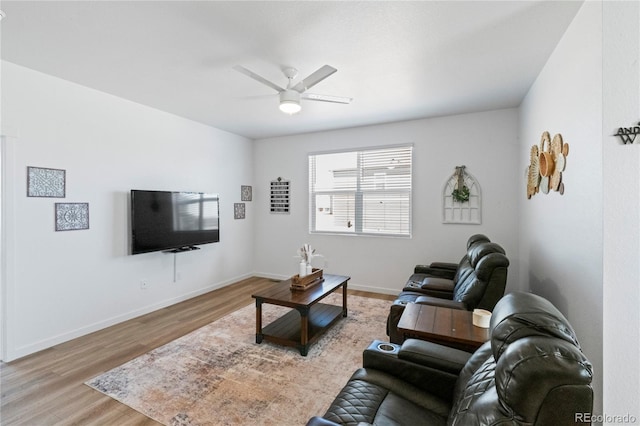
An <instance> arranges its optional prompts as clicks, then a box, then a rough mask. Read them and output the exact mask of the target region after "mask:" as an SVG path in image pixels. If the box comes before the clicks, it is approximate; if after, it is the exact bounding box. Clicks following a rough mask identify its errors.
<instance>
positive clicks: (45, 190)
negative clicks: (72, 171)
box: [27, 166, 67, 198]
mask: <svg viewBox="0 0 640 426" xmlns="http://www.w3.org/2000/svg"><path fill="white" fill-rule="evenodd" d="M66 173H67V172H66V170H60V169H48V168H44V167H31V166H27V197H49V198H64V197H65V196H66Z"/></svg>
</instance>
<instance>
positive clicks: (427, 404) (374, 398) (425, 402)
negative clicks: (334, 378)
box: [324, 368, 451, 426]
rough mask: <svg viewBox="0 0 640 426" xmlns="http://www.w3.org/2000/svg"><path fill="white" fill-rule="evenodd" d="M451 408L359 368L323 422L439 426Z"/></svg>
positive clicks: (393, 379) (394, 380)
mask: <svg viewBox="0 0 640 426" xmlns="http://www.w3.org/2000/svg"><path fill="white" fill-rule="evenodd" d="M450 409H451V406H450V405H449V404H448V403H447V402H445V401H443V400H442V399H440V398H438V397H436V396H433V395H431V394H429V393H426V392H424V391H422V390H420V389H418V388H416V387H414V386H412V385H410V384H408V383H407V382H405V381H404V380H401V379H398V378H396V377H394V376H391V375H389V374H386V373H383V372H381V371H378V370H372V369H365V368H360V369H358V370H356V372H355V373H354V374H353V376H351V379H350V380H349V382H348V383H347V385H346V386H345V387H344V388H343V389H342V391H341V392H340V394H339V395H338V396H337V397H336V399H335V400H334V401H333V403H332V404H331V406H330V407H329V409H328V410H327V412H326V414H325V415H324V418H325V419H327V420H330V421H333V422H336V423H339V424H343V425H351V426H356V425H358V424H359V423H360V424H362V423H365V424H366V423H369V424H372V425H416V424H428V425H442V426H444V425H445V424H446V420H447V416H448V414H449V411H450Z"/></svg>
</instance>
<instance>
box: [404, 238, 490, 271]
mask: <svg viewBox="0 0 640 426" xmlns="http://www.w3.org/2000/svg"><path fill="white" fill-rule="evenodd" d="M490 242H491V240H490V239H489V237H487V236H486V235H484V234H474V235H472V236H470V237H469V239H468V240H467V251H466V252H465V254H464V256H462V259H460V262H458V263H449V262H431V263H430V264H429V265H416V266H415V268H414V271H413V275H412V276H411V277H410V278H409V281H408V282H407V283H409V282H421V281H422V280H423V279H425V278H427V277H441V278H446V279H449V280H452V279H454V277H455V275H456V273H457V272H458V271H459V270H460V269H461V268H463V267H464V266H466V265H468V264H469V255H468V252H469V250H470V249H471V248H472V247H474V246H475V245H476V244H478V243H490Z"/></svg>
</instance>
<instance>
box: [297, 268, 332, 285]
mask: <svg viewBox="0 0 640 426" xmlns="http://www.w3.org/2000/svg"><path fill="white" fill-rule="evenodd" d="M322 281H324V279H323V278H322V269H318V268H313V269H312V272H311V273H310V274H309V275H305V276H304V277H300V276H299V275H298V274H296V275H294V276H293V277H291V289H292V290H306V289H308V288H309V287H313V286H314V285H316V284H320V283H321V282H322Z"/></svg>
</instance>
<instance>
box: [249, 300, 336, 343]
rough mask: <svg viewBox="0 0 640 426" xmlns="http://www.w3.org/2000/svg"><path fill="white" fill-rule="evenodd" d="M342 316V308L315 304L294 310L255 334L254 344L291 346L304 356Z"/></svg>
mask: <svg viewBox="0 0 640 426" xmlns="http://www.w3.org/2000/svg"><path fill="white" fill-rule="evenodd" d="M307 311H308V312H307ZM342 316H345V315H344V310H343V307H342V306H336V305H327V304H324V303H317V304H315V305H313V306H311V308H310V309H308V310H307V309H305V308H296V309H293V310H291V311H289V312H288V313H286V314H285V315H283V316H281V317H280V318H278V319H277V320H275V321H274V322H272V323H271V324H269V325H267V326H266V327H264V328H262V332H261V333H260V332H258V333H256V343H262V341H263V340H265V341H268V342H273V343H277V344H279V345H284V346H293V347H296V348H298V349H299V350H300V354H301V355H303V356H306V355H307V352H308V350H309V346H310V345H311V344H312V343H313V342H315V341H316V340H318V338H320V336H321V335H322V334H323V333H324V332H325V331H326V330H327V329H328V328H329V327H330V326H331V325H333V323H334V322H336V321H338V319H340V318H341V317H342ZM305 328H306V332H305ZM305 334H306V336H305Z"/></svg>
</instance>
